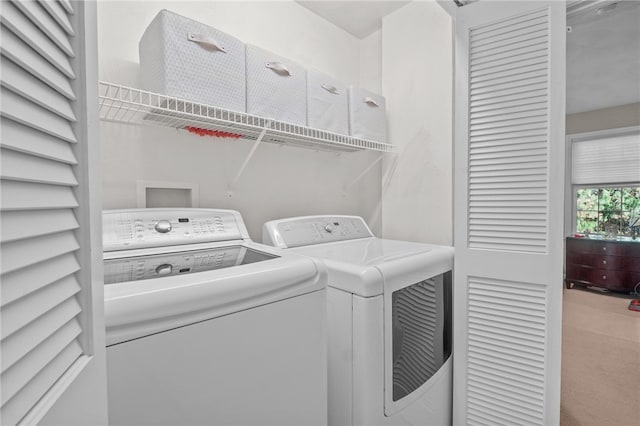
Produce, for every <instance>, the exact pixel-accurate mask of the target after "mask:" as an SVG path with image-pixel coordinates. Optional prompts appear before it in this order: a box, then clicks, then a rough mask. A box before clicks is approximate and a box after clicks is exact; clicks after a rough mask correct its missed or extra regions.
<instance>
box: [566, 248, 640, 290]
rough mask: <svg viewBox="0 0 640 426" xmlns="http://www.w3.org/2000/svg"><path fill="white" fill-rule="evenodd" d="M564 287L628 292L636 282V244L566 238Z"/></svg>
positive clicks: (639, 265) (639, 259) (639, 251)
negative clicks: (574, 286)
mask: <svg viewBox="0 0 640 426" xmlns="http://www.w3.org/2000/svg"><path fill="white" fill-rule="evenodd" d="M565 265H566V277H565V285H566V286H567V288H571V287H573V285H574V284H579V285H584V286H596V287H603V288H607V289H609V290H614V291H621V292H631V291H633V288H634V286H635V285H636V284H637V283H638V282H640V242H639V241H613V240H596V239H589V238H573V237H567V241H566V246H565Z"/></svg>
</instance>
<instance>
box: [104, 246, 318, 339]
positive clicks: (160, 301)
mask: <svg viewBox="0 0 640 426" xmlns="http://www.w3.org/2000/svg"><path fill="white" fill-rule="evenodd" d="M193 246H197V245H193ZM182 247H184V246H182ZM198 247H199V248H201V246H198ZM237 248H238V247H230V248H229V249H230V250H231V251H234V250H236V249H237ZM239 249H240V250H247V251H249V250H250V251H251V252H254V253H255V252H260V253H261V254H263V255H264V256H267V257H268V256H271V258H270V259H269V260H267V261H264V262H248V263H246V262H245V264H241V265H236V266H234V267H228V268H222V269H212V270H205V271H201V272H196V273H192V274H184V273H179V270H178V273H177V274H175V275H170V276H162V274H159V273H158V272H157V271H158V270H157V267H155V268H153V269H152V272H150V273H151V274H152V275H153V276H150V277H148V279H141V280H136V279H135V275H136V272H135V271H136V269H137V263H136V262H137V261H138V260H140V259H144V257H140V256H137V255H136V256H133V257H132V256H130V254H131V253H130V252H132V250H123V251H120V252H111V253H110V255H109V256H108V257H109V259H113V261H114V262H115V261H117V259H118V257H117V255H118V254H120V255H124V256H128V257H126V258H124V261H125V263H114V265H116V266H115V268H116V269H118V268H120V270H121V272H122V273H123V274H125V275H128V276H131V275H133V277H132V280H131V281H126V280H119V281H118V282H113V283H112V284H109V285H105V286H104V300H105V305H104V313H105V323H106V332H107V333H106V334H107V336H106V337H107V346H110V345H113V344H117V343H121V342H124V341H127V340H132V339H137V338H140V337H143V336H148V335H150V334H154V333H159V332H163V331H167V330H171V329H174V328H177V327H182V326H185V325H189V324H193V323H196V322H199V321H204V320H208V319H211V318H216V317H220V316H223V315H228V314H232V313H234V312H239V311H243V310H246V309H251V308H255V307H257V306H262V305H265V304H267V303H273V302H277V301H280V300H284V299H289V298H291V297H296V296H300V295H303V294H307V293H310V292H313V291H318V290H322V289H323V288H325V286H326V283H327V275H326V268H325V266H324V265H323V264H322V262H320V261H319V260H316V259H310V258H308V257H304V256H299V255H297V254H295V253H290V252H283V251H278V250H276V249H274V248H273V247H268V246H264V245H261V244H256V243H244V244H242V246H240V247H239ZM137 252H145V253H149V254H151V256H149V259H147V260H148V262H149V265H150V266H155V263H158V262H160V261H163V260H160V259H161V258H157V257H155V255H154V254H159V253H160V252H159V250H158V249H156V248H148V249H141V250H138V251H136V253H137ZM201 252H202V251H201V250H194V251H193V252H192V254H193V255H195V254H197V253H201ZM175 254H178V255H180V256H184V255H186V254H188V253H187V252H185V251H180V252H176V253H175ZM147 260H145V261H147ZM110 261H111V260H109V262H110ZM127 261H133V262H134V265H129V266H132V267H133V273H129V272H128V266H126V262H127ZM190 261H191V260H190ZM154 262H155V263H154ZM167 265H168V263H167V264H164V263H162V264H160V265H159V266H161V267H163V268H164V267H166V266H167Z"/></svg>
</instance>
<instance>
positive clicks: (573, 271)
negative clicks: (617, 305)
mask: <svg viewBox="0 0 640 426" xmlns="http://www.w3.org/2000/svg"><path fill="white" fill-rule="evenodd" d="M566 280H567V281H568V282H574V283H576V284H583V285H594V286H598V287H605V288H609V289H612V290H619V291H631V290H633V287H634V285H635V284H636V283H637V282H638V281H639V280H640V273H639V272H635V271H631V270H611V269H599V268H589V267H584V266H576V265H567V278H566Z"/></svg>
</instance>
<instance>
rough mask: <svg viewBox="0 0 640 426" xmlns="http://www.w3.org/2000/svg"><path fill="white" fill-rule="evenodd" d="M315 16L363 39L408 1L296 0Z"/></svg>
mask: <svg viewBox="0 0 640 426" xmlns="http://www.w3.org/2000/svg"><path fill="white" fill-rule="evenodd" d="M296 1H297V3H299V4H300V5H301V6H304V7H306V8H307V9H309V10H310V11H312V12H313V13H315V14H316V15H319V16H321V17H323V18H325V19H326V20H327V21H329V22H331V23H333V24H335V25H337V26H338V27H340V28H342V29H343V30H345V31H346V32H348V33H350V34H351V35H353V36H355V37H357V38H360V39H362V38H365V37H367V36H368V35H370V34H372V33H374V32H376V31H377V30H379V29H380V23H381V21H382V18H383V17H384V16H386V15H388V14H389V13H391V12H393V11H394V10H397V9H399V8H401V7H402V6H404V5H405V4H407V3H410V2H408V1H399V0H396V1H353V0H352V1H306V0H296Z"/></svg>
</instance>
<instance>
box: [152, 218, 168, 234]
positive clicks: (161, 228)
mask: <svg viewBox="0 0 640 426" xmlns="http://www.w3.org/2000/svg"><path fill="white" fill-rule="evenodd" d="M154 229H155V230H156V231H158V232H160V233H161V234H166V233H167V232H169V231H171V222H169V221H168V220H159V221H157V222H156V226H154Z"/></svg>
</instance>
